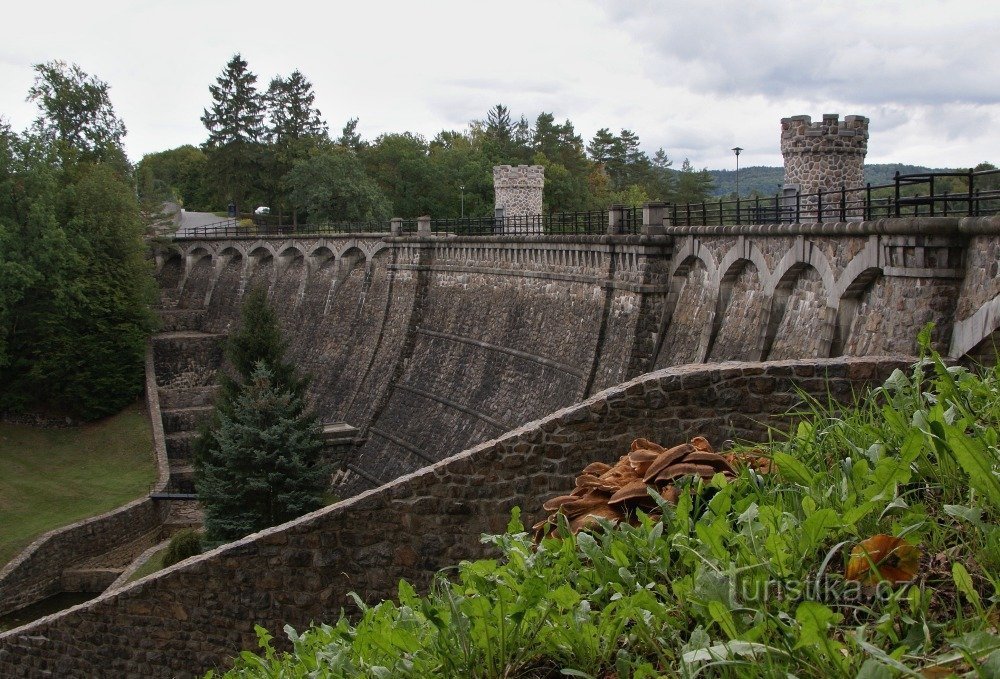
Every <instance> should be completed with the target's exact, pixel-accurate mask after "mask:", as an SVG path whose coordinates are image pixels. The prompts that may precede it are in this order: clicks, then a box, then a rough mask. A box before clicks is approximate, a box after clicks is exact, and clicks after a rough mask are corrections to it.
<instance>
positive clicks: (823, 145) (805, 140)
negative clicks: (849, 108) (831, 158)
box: [781, 113, 868, 155]
mask: <svg viewBox="0 0 1000 679" xmlns="http://www.w3.org/2000/svg"><path fill="white" fill-rule="evenodd" d="M867 152H868V118H866V117H864V116H857V115H852V116H845V117H844V119H843V120H841V119H840V116H839V115H837V114H836V113H826V114H824V115H823V119H822V120H819V121H816V122H813V121H812V118H811V117H809V116H792V117H790V118H782V119H781V153H782V154H789V153H860V154H862V155H863V154H865V153H867Z"/></svg>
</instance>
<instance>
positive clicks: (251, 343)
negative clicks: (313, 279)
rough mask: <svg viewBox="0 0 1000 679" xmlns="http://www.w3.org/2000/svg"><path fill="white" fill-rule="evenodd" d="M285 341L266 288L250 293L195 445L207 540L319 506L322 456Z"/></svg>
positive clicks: (324, 480)
mask: <svg viewBox="0 0 1000 679" xmlns="http://www.w3.org/2000/svg"><path fill="white" fill-rule="evenodd" d="M284 353H285V342H284V340H283V339H282V338H281V331H280V329H279V327H278V321H277V317H276V316H275V313H274V310H273V309H272V308H271V307H270V305H269V304H268V303H267V295H266V293H265V291H264V290H262V289H256V290H252V291H250V292H249V293H248V294H247V296H246V299H245V300H244V302H243V306H242V310H241V318H240V325H239V328H238V329H237V330H236V331H235V332H234V333H233V334H232V335H230V337H229V341H228V343H227V346H226V358H227V360H228V363H229V366H230V370H231V373H229V374H226V375H224V376H223V379H222V389H221V391H220V394H219V397H218V399H217V400H216V411H215V416H214V419H213V422H212V424H211V426H210V427H209V428H208V429H207V430H206V431H205V432H203V434H202V436H201V437H200V439H199V441H198V443H197V445H196V458H195V468H196V471H197V476H196V481H195V485H196V487H197V490H198V497H199V499H200V500H201V502H202V504H203V506H204V507H205V514H206V519H205V529H206V532H207V537H208V539H209V540H210V541H212V542H224V541H230V540H234V539H237V538H239V537H242V536H244V535H246V534H248V533H252V532H254V531H257V530H260V529H262V528H266V527H268V526H273V525H275V524H277V523H281V522H283V521H287V520H289V519H293V518H295V517H296V516H299V515H301V514H303V513H305V512H308V511H311V510H313V509H316V508H318V507H320V506H321V505H322V504H323V493H324V491H325V490H326V488H327V486H328V485H329V476H330V470H329V468H328V466H327V465H326V464H325V463H324V462H323V461H322V459H321V454H320V453H321V450H322V442H321V441H320V439H319V433H318V429H317V427H316V419H315V417H314V416H313V415H312V414H310V413H308V412H307V411H306V407H305V401H304V399H305V388H306V385H307V380H305V379H303V378H299V377H298V376H297V375H296V374H295V369H294V367H293V366H292V365H291V364H290V363H287V362H286V361H285V359H284Z"/></svg>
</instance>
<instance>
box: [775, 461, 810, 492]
mask: <svg viewBox="0 0 1000 679" xmlns="http://www.w3.org/2000/svg"><path fill="white" fill-rule="evenodd" d="M774 463H775V464H777V465H778V473H779V474H781V475H782V476H783V477H784V478H786V479H788V480H789V481H794V482H795V483H800V484H802V485H803V486H807V487H808V486H810V485H812V481H813V478H814V475H813V473H812V472H811V471H809V469H808V468H806V466H805V465H804V464H802V463H801V462H800V461H798V460H797V459H795V458H794V457H792V456H791V455H789V454H788V453H775V454H774Z"/></svg>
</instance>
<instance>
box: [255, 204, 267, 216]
mask: <svg viewBox="0 0 1000 679" xmlns="http://www.w3.org/2000/svg"><path fill="white" fill-rule="evenodd" d="M253 213H254V214H255V215H269V214H271V208H269V207H265V206H263V205H261V206H260V207H258V208H257V209H256V210H254V211H253Z"/></svg>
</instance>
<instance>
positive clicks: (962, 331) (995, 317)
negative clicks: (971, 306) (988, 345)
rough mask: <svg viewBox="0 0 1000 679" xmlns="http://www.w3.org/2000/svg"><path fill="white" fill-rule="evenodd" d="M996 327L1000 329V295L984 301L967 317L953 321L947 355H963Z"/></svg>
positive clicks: (955, 356) (958, 356) (953, 356)
mask: <svg viewBox="0 0 1000 679" xmlns="http://www.w3.org/2000/svg"><path fill="white" fill-rule="evenodd" d="M997 329H1000V295H998V296H997V297H993V298H992V299H990V300H989V301H987V302H986V303H984V304H983V305H982V306H980V307H979V308H978V309H976V310H975V311H974V312H973V313H972V315H971V316H969V317H968V318H967V319H965V320H963V321H955V324H954V325H953V326H952V329H951V344H950V346H949V347H948V355H949V356H950V357H952V358H961V357H963V356H965V355H966V354H968V353H969V352H970V351H972V350H973V349H975V348H976V346H978V345H979V343H980V342H982V341H983V340H985V339H986V338H987V337H989V336H990V335H992V334H993V333H994V332H996V330H997Z"/></svg>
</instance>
